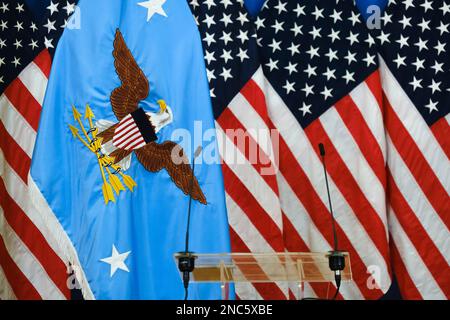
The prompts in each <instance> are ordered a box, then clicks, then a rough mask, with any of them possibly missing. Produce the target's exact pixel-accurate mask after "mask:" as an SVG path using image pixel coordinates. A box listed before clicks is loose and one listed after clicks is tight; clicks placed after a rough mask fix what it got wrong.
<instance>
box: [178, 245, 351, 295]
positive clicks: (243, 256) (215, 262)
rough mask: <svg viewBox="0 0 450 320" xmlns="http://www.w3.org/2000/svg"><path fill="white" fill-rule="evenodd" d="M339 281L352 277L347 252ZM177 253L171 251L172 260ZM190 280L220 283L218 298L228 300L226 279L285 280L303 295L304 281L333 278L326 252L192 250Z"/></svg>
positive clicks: (253, 280)
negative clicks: (205, 252) (211, 251)
mask: <svg viewBox="0 0 450 320" xmlns="http://www.w3.org/2000/svg"><path fill="white" fill-rule="evenodd" d="M344 256H345V269H344V270H343V271H342V281H349V280H351V279H352V272H351V268H350V256H349V254H348V253H344ZM177 257H178V255H175V260H176V259H177ZM191 277H192V282H197V283H198V282H215V283H220V284H221V286H222V299H224V300H228V293H229V290H228V286H229V284H230V283H270V282H275V283H289V284H295V285H296V287H297V288H298V292H297V294H296V296H297V297H298V298H299V299H303V291H304V283H305V282H311V283H312V282H330V283H331V282H333V281H334V273H333V272H332V271H331V270H330V269H329V266H328V253H294V252H286V253H227V254H195V269H194V271H193V272H192V275H191Z"/></svg>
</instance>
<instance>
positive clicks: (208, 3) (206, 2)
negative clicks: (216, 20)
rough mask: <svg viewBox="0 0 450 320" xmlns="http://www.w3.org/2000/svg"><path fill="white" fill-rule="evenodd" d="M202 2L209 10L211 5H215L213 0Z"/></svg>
mask: <svg viewBox="0 0 450 320" xmlns="http://www.w3.org/2000/svg"><path fill="white" fill-rule="evenodd" d="M203 4H205V5H207V6H208V10H211V7H215V6H216V4H215V3H214V0H204V1H203Z"/></svg>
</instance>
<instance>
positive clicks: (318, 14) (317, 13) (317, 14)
mask: <svg viewBox="0 0 450 320" xmlns="http://www.w3.org/2000/svg"><path fill="white" fill-rule="evenodd" d="M322 12H323V9H319V8H317V6H316V8H315V10H314V12H313V13H311V14H312V15H313V16H314V17H315V18H316V21H317V20H319V18H324V16H323V14H322Z"/></svg>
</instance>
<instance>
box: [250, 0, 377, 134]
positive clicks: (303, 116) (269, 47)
mask: <svg viewBox="0 0 450 320" xmlns="http://www.w3.org/2000/svg"><path fill="white" fill-rule="evenodd" d="M255 24H256V28H257V34H258V44H259V45H260V47H261V50H260V51H259V52H260V53H261V56H262V64H263V68H264V73H265V75H266V77H267V78H268V79H269V81H270V82H271V84H272V85H273V86H274V88H275V90H276V91H277V92H278V94H280V96H281V97H282V99H283V100H284V102H285V103H286V104H287V106H288V107H289V109H290V110H291V111H292V113H293V114H294V115H295V117H296V118H297V119H298V121H299V122H300V124H301V125H302V127H306V126H308V124H310V123H311V122H313V121H314V120H315V119H317V117H319V116H320V115H321V114H323V113H324V112H325V111H326V110H327V109H328V108H329V107H331V106H332V105H333V104H334V103H335V102H337V101H338V100H339V99H341V98H342V97H344V96H345V95H347V94H348V93H349V92H350V91H351V90H352V89H353V88H354V87H356V86H357V85H358V84H359V83H361V82H362V81H364V80H365V79H366V78H367V76H369V75H370V74H371V73H372V72H374V71H375V70H376V69H377V67H378V66H377V56H376V51H375V41H374V39H373V38H372V37H371V36H370V35H369V34H368V32H367V31H366V27H365V25H364V22H362V18H361V17H360V14H359V13H358V9H357V8H356V6H355V5H354V3H353V1H339V0H338V1H335V0H313V1H311V0H301V1H287V0H284V1H283V0H269V1H267V2H266V4H265V5H264V7H263V9H262V11H261V13H260V15H259V16H258V17H257V18H256V21H255Z"/></svg>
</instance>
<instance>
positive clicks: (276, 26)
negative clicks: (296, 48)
mask: <svg viewBox="0 0 450 320" xmlns="http://www.w3.org/2000/svg"><path fill="white" fill-rule="evenodd" d="M283 24H284V22H278V20H275V24H274V25H272V28H274V29H275V34H277V33H278V31H284V29H283Z"/></svg>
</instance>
